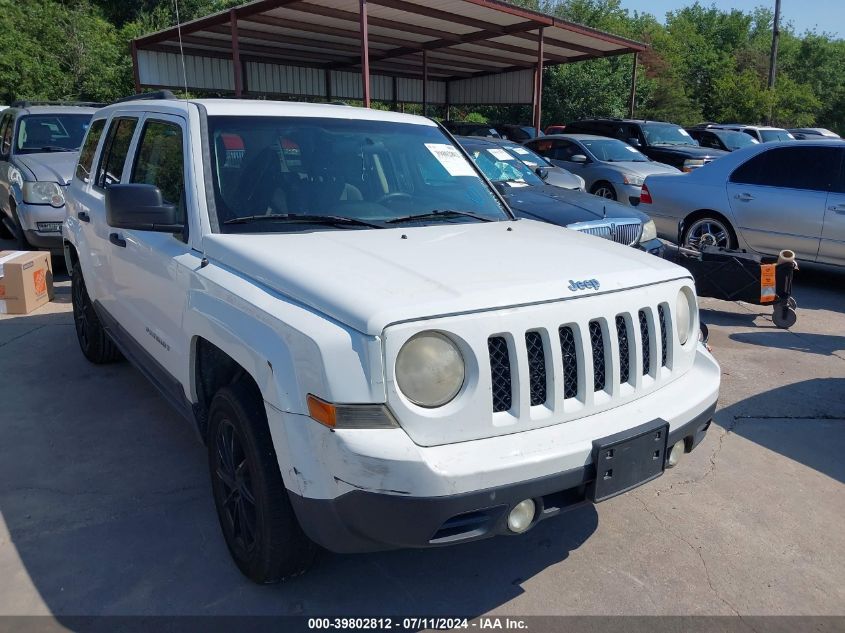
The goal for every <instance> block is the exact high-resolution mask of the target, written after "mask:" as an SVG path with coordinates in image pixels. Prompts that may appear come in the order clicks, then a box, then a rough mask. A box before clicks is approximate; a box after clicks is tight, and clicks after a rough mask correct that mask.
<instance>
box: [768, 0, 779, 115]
mask: <svg viewBox="0 0 845 633" xmlns="http://www.w3.org/2000/svg"><path fill="white" fill-rule="evenodd" d="M779 38H780V0H775V19H774V23H773V24H772V54H771V57H770V59H769V92H771V91H773V90H774V89H775V77H776V76H777V71H778V39H779ZM773 109H774V104H773V105H772V107H771V109H770V110H769V125H771V124H772V123H773V121H772V119H773V118H774V113H773V111H772V110H773Z"/></svg>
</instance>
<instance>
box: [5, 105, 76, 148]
mask: <svg viewBox="0 0 845 633" xmlns="http://www.w3.org/2000/svg"><path fill="white" fill-rule="evenodd" d="M90 123H91V115H90V114H30V115H27V116H24V117H21V122H20V125H19V126H18V139H17V144H16V145H17V153H18V154H40V153H43V152H75V151H76V150H78V149H79V146H80V145H82V139H83V138H84V137H85V132H86V130H88V125H89V124H90Z"/></svg>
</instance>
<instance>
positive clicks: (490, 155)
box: [466, 145, 545, 185]
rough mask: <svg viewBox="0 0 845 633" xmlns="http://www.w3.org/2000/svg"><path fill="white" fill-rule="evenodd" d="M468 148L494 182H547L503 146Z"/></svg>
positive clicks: (479, 166)
mask: <svg viewBox="0 0 845 633" xmlns="http://www.w3.org/2000/svg"><path fill="white" fill-rule="evenodd" d="M466 150H467V152H469V155H470V156H472V159H473V160H474V161H475V164H476V165H478V168H479V169H480V170H481V171H483V172H484V175H485V176H487V177H488V178H489V179H490V180H492V181H493V182H506V183H511V184H516V185H544V184H545V183H544V182H543V181H542V180H541V179H540V177H539V176H537V174H535V173H534V172H533V171H531V168H530V167H528V165H526V164H525V163H523V162H522V161H521V160H519V159H517V158H516V156H514V155H513V154H511V153H509V152H507V151H506V150H505V149H504V148H502V147H479V146H477V145H476V146H474V145H470V146H469V147H466Z"/></svg>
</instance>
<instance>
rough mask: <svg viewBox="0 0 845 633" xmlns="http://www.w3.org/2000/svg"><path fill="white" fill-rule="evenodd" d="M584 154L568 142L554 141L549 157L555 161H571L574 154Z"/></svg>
mask: <svg viewBox="0 0 845 633" xmlns="http://www.w3.org/2000/svg"><path fill="white" fill-rule="evenodd" d="M583 153H584V152H583V151H582V150H581V148H580V147H578V146H577V145H576V144H575V143H570V142H569V141H555V142H554V145H553V146H552V150H551V152H550V154H549V155H550V156H551V157H552V158H554V159H555V160H568V161H571V160H572V157H573V156H574V155H575V154H583Z"/></svg>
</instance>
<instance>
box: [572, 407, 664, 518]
mask: <svg viewBox="0 0 845 633" xmlns="http://www.w3.org/2000/svg"><path fill="white" fill-rule="evenodd" d="M668 441H669V423H668V422H666V421H665V420H659V419H658V420H654V421H652V422H647V423H646V424H643V425H641V426H638V427H635V428H633V429H628V430H626V431H622V432H621V433H616V434H615V435H609V436H607V437H603V438H599V439H597V440H594V441H593V464H594V465H595V468H596V478H595V480H594V481H593V482H592V483H590V484H589V486H588V488H587V498H588V499H590V500H592V501H593V502H594V503H598V502H599V501H604V500H606V499H610V498H611V497H615V496H616V495H620V494H622V493H623V492H627V491H629V490H631V489H633V488H636V487H637V486H640V485H642V484H644V483H646V482H649V481H651V480H652V479H656V478H657V477H660V475H662V474H663V471H664V470H665V468H666V450H667V447H668Z"/></svg>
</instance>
